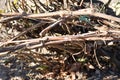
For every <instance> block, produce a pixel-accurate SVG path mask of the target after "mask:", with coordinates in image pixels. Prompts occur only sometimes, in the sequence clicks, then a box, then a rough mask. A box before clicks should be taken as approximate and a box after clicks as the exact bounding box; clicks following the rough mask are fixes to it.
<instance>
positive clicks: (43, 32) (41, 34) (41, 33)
mask: <svg viewBox="0 0 120 80" xmlns="http://www.w3.org/2000/svg"><path fill="white" fill-rule="evenodd" d="M61 21H63V19H61V20H58V21H56V22H55V23H53V24H51V25H50V26H48V27H47V28H45V29H43V30H42V31H41V32H40V34H39V35H40V36H41V37H43V36H45V33H47V32H48V31H49V30H50V29H52V28H53V27H54V26H56V25H57V24H59V23H60V22H61Z"/></svg>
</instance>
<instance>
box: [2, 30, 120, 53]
mask: <svg viewBox="0 0 120 80" xmlns="http://www.w3.org/2000/svg"><path fill="white" fill-rule="evenodd" d="M114 33H116V32H113V31H111V32H109V35H108V32H100V33H99V34H97V33H96V34H94V35H93V33H92V34H91V35H90V34H88V35H87V34H86V35H85V34H80V35H67V36H55V37H54V36H47V37H43V38H37V39H30V40H19V41H11V42H8V43H7V44H9V43H19V42H22V43H21V44H17V45H14V46H8V47H5V48H0V52H5V51H15V50H18V49H21V48H24V47H26V48H28V49H33V48H40V47H46V46H50V45H56V44H64V43H66V42H76V41H77V42H78V41H100V40H101V41H111V40H113V41H118V40H120V38H119V37H116V38H114V37H115V35H114ZM118 33H120V31H119V32H118ZM7 44H6V45H7Z"/></svg>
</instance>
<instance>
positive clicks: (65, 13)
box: [0, 8, 120, 22]
mask: <svg viewBox="0 0 120 80" xmlns="http://www.w3.org/2000/svg"><path fill="white" fill-rule="evenodd" d="M0 15H2V16H5V15H6V16H19V15H21V13H16V14H12V13H9V14H8V13H7V14H6V13H4V14H0ZM70 15H71V16H77V15H90V16H95V17H100V18H104V19H108V20H113V21H116V22H120V18H117V17H114V16H111V15H107V14H103V13H98V12H94V10H93V9H91V8H87V9H81V10H77V11H66V10H63V11H56V12H49V13H40V14H26V15H25V16H22V17H23V18H44V17H54V16H62V17H63V16H70ZM4 20H6V19H5V18H4V19H3V20H2V19H1V20H0V22H4Z"/></svg>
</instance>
